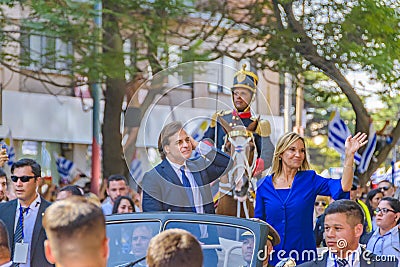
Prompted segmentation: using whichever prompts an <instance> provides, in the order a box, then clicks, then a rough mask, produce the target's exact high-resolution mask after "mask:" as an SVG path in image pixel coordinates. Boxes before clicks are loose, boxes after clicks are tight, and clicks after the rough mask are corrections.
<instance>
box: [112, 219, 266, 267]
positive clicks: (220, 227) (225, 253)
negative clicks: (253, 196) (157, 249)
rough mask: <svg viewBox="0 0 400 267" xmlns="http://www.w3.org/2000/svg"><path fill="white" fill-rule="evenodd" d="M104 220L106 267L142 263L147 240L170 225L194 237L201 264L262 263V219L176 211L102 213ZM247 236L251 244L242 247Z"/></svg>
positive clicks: (231, 266) (222, 266)
mask: <svg viewBox="0 0 400 267" xmlns="http://www.w3.org/2000/svg"><path fill="white" fill-rule="evenodd" d="M106 223H107V235H108V237H109V238H110V243H109V244H110V257H109V260H108V265H107V266H109V267H116V266H117V267H125V266H146V261H145V256H146V250H147V246H148V243H149V241H150V239H151V238H152V237H153V236H155V235H156V234H157V233H159V232H161V231H164V230H167V229H171V228H180V229H185V230H187V231H189V232H191V233H192V234H193V235H195V236H196V237H197V238H198V240H199V241H200V243H201V244H202V248H203V256H204V264H203V266H206V267H213V266H215V267H239V266H248V265H247V264H248V263H250V266H263V260H264V258H265V249H266V241H267V236H268V231H269V227H268V224H266V223H265V222H262V221H254V220H248V219H242V218H236V217H230V216H221V215H210V214H196V213H180V212H154V213H153V212H146V213H130V214H116V215H110V216H106ZM249 236H250V237H252V238H253V239H254V241H253V246H246V248H243V249H242V245H243V241H244V237H249ZM250 240H251V239H250ZM249 247H250V249H249Z"/></svg>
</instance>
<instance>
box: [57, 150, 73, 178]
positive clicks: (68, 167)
mask: <svg viewBox="0 0 400 267" xmlns="http://www.w3.org/2000/svg"><path fill="white" fill-rule="evenodd" d="M54 157H55V158H56V165H57V171H58V174H59V175H60V177H61V179H62V180H63V181H64V182H70V181H71V180H72V177H71V174H72V170H73V169H74V168H75V164H74V163H73V162H72V161H71V160H68V159H66V158H64V157H61V156H58V155H57V154H54Z"/></svg>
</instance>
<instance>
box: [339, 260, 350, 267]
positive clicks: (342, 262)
mask: <svg viewBox="0 0 400 267" xmlns="http://www.w3.org/2000/svg"><path fill="white" fill-rule="evenodd" d="M336 263H337V265H338V267H344V266H347V264H348V263H349V262H348V261H347V260H346V259H336Z"/></svg>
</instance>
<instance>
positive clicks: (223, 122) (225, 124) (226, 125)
mask: <svg viewBox="0 0 400 267" xmlns="http://www.w3.org/2000/svg"><path fill="white" fill-rule="evenodd" d="M218 120H219V123H221V125H222V129H224V131H225V133H229V132H231V131H232V126H230V125H229V123H228V122H227V121H226V120H224V119H223V118H221V117H218Z"/></svg>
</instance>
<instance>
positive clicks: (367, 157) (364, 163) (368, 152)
mask: <svg viewBox="0 0 400 267" xmlns="http://www.w3.org/2000/svg"><path fill="white" fill-rule="evenodd" d="M375 147H376V132H375V129H374V126H373V125H372V123H371V124H370V125H369V136H368V144H367V147H366V148H365V150H364V153H363V154H362V157H361V162H360V164H359V165H358V172H359V173H364V172H366V171H367V169H368V166H369V163H370V162H371V159H372V157H373V155H374V152H375Z"/></svg>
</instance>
